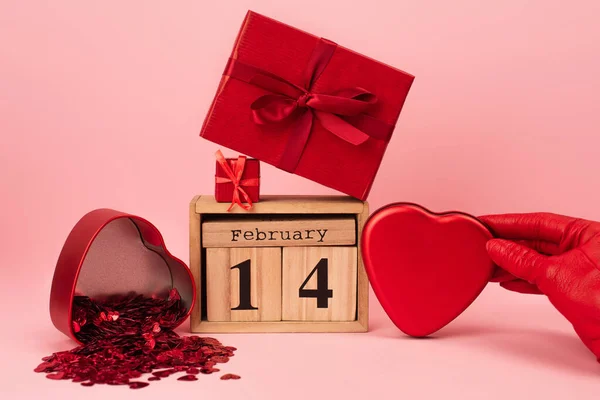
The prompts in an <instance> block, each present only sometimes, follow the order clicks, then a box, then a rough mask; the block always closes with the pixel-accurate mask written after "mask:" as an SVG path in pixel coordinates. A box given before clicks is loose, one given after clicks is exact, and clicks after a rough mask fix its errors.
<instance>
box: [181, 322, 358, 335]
mask: <svg viewBox="0 0 600 400" xmlns="http://www.w3.org/2000/svg"><path fill="white" fill-rule="evenodd" d="M191 331H192V332H194V333H359V332H366V330H365V327H364V325H363V324H361V323H360V322H359V321H351V322H331V321H325V322H305V321H279V322H212V321H202V322H201V323H197V324H194V325H192V326H191Z"/></svg>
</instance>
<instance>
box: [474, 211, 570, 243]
mask: <svg viewBox="0 0 600 400" xmlns="http://www.w3.org/2000/svg"><path fill="white" fill-rule="evenodd" d="M478 219H479V220H481V222H483V223H484V224H486V225H488V227H489V228H490V229H491V230H492V233H493V234H494V236H496V237H499V238H502V239H509V240H540V241H545V242H551V243H556V244H557V245H558V244H560V241H561V238H562V236H563V232H565V230H566V229H568V227H569V224H571V223H572V222H573V221H574V220H575V218H572V217H567V216H564V215H559V214H553V213H544V212H539V213H525V214H500V215H484V216H481V217H478Z"/></svg>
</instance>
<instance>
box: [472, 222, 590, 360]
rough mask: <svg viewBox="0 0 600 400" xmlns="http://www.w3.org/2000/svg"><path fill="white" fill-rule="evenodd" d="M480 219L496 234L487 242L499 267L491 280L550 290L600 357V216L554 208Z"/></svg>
mask: <svg viewBox="0 0 600 400" xmlns="http://www.w3.org/2000/svg"><path fill="white" fill-rule="evenodd" d="M479 219H480V220H481V221H482V222H483V223H485V224H487V225H488V227H489V228H490V229H491V230H492V232H493V234H494V236H495V237H496V238H497V239H492V240H490V241H489V242H488V243H487V250H488V253H489V255H490V257H491V258H492V260H493V261H494V263H495V264H496V265H498V266H499V267H500V268H499V269H498V270H497V273H496V274H495V276H494V277H493V278H492V281H495V282H500V286H502V287H504V288H506V289H508V290H513V291H516V292H520V293H540V294H544V295H546V296H547V297H548V299H549V300H550V302H551V303H552V304H553V305H554V307H556V309H557V310H558V311H559V312H560V313H561V314H562V315H563V316H565V317H566V318H567V319H568V320H569V322H571V324H572V325H573V328H574V329H575V332H576V333H577V335H579V337H580V338H581V340H582V341H583V343H584V344H585V345H586V346H587V347H588V348H589V349H590V350H591V351H592V352H593V353H594V354H595V355H596V358H597V360H598V361H599V362H600V222H593V221H587V220H583V219H577V218H570V217H566V216H562V215H556V214H550V213H532V214H506V215H488V216H483V217H480V218H479Z"/></svg>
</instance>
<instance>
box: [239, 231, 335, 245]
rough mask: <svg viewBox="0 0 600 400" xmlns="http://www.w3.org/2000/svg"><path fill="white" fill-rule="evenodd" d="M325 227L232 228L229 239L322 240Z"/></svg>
mask: <svg viewBox="0 0 600 400" xmlns="http://www.w3.org/2000/svg"><path fill="white" fill-rule="evenodd" d="M326 234H327V229H305V230H301V231H287V230H286V231H262V230H259V229H258V228H255V229H253V230H245V231H242V230H241V229H232V230H231V241H232V242H239V241H263V240H275V241H276V240H290V241H304V240H314V239H317V242H323V241H324V240H325V235H326Z"/></svg>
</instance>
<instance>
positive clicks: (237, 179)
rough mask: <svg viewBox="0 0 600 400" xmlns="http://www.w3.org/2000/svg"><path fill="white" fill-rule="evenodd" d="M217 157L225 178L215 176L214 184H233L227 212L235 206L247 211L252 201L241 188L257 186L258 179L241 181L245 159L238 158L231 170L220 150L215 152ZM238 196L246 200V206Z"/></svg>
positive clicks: (243, 157) (242, 157)
mask: <svg viewBox="0 0 600 400" xmlns="http://www.w3.org/2000/svg"><path fill="white" fill-rule="evenodd" d="M215 155H216V157H217V162H218V163H219V165H220V166H221V168H223V171H225V175H227V177H222V176H217V177H216V178H215V180H216V183H232V184H233V198H232V199H231V205H230V206H229V208H228V209H227V211H231V209H232V208H233V206H235V205H236V204H237V205H239V206H240V207H242V208H243V209H244V210H246V211H248V210H250V209H251V208H252V200H251V199H250V196H248V193H246V191H245V190H244V188H242V186H258V183H259V182H258V178H250V179H244V180H242V175H243V173H244V168H245V167H246V157H245V156H239V157H238V159H237V160H235V161H234V162H233V169H232V168H231V166H230V165H229V163H228V162H227V160H226V159H225V157H224V156H223V153H221V150H217V152H216V153H215ZM240 195H241V196H242V197H243V198H244V200H246V203H248V205H244V204H243V203H242V199H241V198H240Z"/></svg>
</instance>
